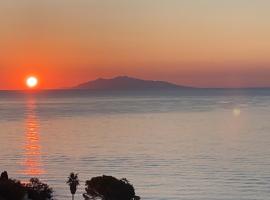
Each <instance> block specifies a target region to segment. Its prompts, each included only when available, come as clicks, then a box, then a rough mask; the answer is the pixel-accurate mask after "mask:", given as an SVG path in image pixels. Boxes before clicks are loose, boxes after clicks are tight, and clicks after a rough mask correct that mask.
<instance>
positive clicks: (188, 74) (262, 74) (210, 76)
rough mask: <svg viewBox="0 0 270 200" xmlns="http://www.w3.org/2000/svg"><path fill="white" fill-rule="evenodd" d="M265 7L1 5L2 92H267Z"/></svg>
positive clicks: (131, 0) (76, 1) (14, 1)
mask: <svg viewBox="0 0 270 200" xmlns="http://www.w3.org/2000/svg"><path fill="white" fill-rule="evenodd" d="M269 8H270V1H269V0H226V1H224V0H110V1H101V0H46V1H37V0H8V1H0V24H1V31H0V44H1V48H0V89H22V88H23V87H24V83H23V82H24V79H25V77H26V76H27V75H31V74H33V75H37V76H38V77H39V78H40V80H41V85H40V87H41V88H57V87H69V86H73V85H76V84H78V83H81V82H84V81H88V80H91V79H95V78H97V77H105V78H106V77H107V78H109V77H113V76H117V75H129V76H135V77H139V78H144V79H159V80H165V81H171V82H174V83H178V84H183V85H191V86H198V87H241V86H244V87H260V86H270V78H269V77H270V22H269V21H270V12H269Z"/></svg>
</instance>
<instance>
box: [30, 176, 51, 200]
mask: <svg viewBox="0 0 270 200" xmlns="http://www.w3.org/2000/svg"><path fill="white" fill-rule="evenodd" d="M25 188H26V191H27V193H28V197H29V198H30V199H32V200H48V199H52V197H53V196H52V194H53V190H52V188H50V187H49V186H48V185H47V184H45V183H42V182H41V181H40V180H39V179H38V178H31V179H30V182H29V183H27V184H25Z"/></svg>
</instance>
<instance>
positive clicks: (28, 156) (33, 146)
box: [21, 98, 45, 177]
mask: <svg viewBox="0 0 270 200" xmlns="http://www.w3.org/2000/svg"><path fill="white" fill-rule="evenodd" d="M36 108H37V105H36V100H35V99H33V98H31V99H29V100H27V104H26V116H25V117H26V121H25V144H24V146H23V152H24V153H23V161H22V163H21V165H22V168H23V169H22V171H21V174H23V175H27V176H31V177H34V176H38V175H42V174H44V173H45V171H44V169H43V164H42V159H41V145H40V133H39V128H40V125H39V120H38V117H37V114H36Z"/></svg>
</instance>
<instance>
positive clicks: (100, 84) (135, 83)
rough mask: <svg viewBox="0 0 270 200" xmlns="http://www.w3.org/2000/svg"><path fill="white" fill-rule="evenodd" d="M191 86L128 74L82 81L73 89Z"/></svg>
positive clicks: (144, 88) (182, 87)
mask: <svg viewBox="0 0 270 200" xmlns="http://www.w3.org/2000/svg"><path fill="white" fill-rule="evenodd" d="M189 88H191V87H188V86H181V85H176V84H173V83H169V82H165V81H153V80H142V79H138V78H133V77H128V76H118V77H115V78H112V79H104V78H99V79H96V80H93V81H89V82H86V83H82V84H80V85H78V86H76V87H74V88H73V89H84V90H165V89H166V90H168V89H189Z"/></svg>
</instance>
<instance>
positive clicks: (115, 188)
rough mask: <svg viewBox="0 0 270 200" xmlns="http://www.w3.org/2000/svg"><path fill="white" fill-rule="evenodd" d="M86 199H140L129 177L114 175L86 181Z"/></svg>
mask: <svg viewBox="0 0 270 200" xmlns="http://www.w3.org/2000/svg"><path fill="white" fill-rule="evenodd" d="M85 186H86V188H85V191H86V193H85V194H84V195H83V196H84V198H85V199H86V200H90V199H102V200H139V199H140V197H138V196H136V195H135V190H134V188H133V186H132V185H131V184H130V183H129V182H128V180H127V179H120V180H119V179H117V178H114V177H112V176H105V175H103V176H98V177H94V178H92V179H91V180H88V181H86V183H85Z"/></svg>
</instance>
